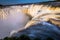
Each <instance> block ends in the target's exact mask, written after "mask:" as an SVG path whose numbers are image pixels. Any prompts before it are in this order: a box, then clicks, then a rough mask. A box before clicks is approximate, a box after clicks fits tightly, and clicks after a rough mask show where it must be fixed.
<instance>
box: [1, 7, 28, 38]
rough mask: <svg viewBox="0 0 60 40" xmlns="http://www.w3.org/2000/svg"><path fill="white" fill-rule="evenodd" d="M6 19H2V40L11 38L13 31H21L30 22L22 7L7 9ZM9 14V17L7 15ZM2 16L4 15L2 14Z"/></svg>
mask: <svg viewBox="0 0 60 40" xmlns="http://www.w3.org/2000/svg"><path fill="white" fill-rule="evenodd" d="M3 10H4V11H5V12H4V11H3V12H4V17H5V18H3V16H2V19H0V38H4V37H6V36H9V34H10V32H11V31H13V30H19V29H22V28H24V26H25V24H26V23H27V21H28V20H29V18H28V16H26V15H25V14H23V13H22V12H21V9H20V7H17V6H16V7H14V6H12V7H11V8H8V7H7V8H5V9H3ZM0 12H1V11H0ZM6 13H7V16H6V15H5V14H6ZM1 15H2V14H1Z"/></svg>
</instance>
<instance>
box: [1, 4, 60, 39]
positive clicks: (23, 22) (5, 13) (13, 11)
mask: <svg viewBox="0 0 60 40" xmlns="http://www.w3.org/2000/svg"><path fill="white" fill-rule="evenodd" d="M58 13H59V14H60V7H51V6H48V5H46V6H45V5H35V4H32V5H25V6H21V5H18V6H6V7H2V8H0V38H4V37H6V36H9V35H10V33H12V34H13V33H14V32H16V31H17V30H21V29H25V28H29V27H30V26H31V25H34V24H37V23H40V22H41V21H48V20H49V19H50V18H51V19H52V20H51V21H52V23H55V21H56V23H55V24H57V23H58V22H57V21H58V20H59V19H58V20H56V19H57V18H56V17H60V15H56V14H58ZM30 18H31V20H30ZM53 19H54V20H53ZM42 24H43V25H47V24H48V25H51V24H49V23H45V22H42ZM57 25H58V26H60V22H59V23H58V24H57Z"/></svg>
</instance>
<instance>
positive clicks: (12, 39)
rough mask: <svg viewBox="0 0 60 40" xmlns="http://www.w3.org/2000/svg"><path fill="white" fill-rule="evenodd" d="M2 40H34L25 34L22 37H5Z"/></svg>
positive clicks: (37, 39)
mask: <svg viewBox="0 0 60 40" xmlns="http://www.w3.org/2000/svg"><path fill="white" fill-rule="evenodd" d="M1 40H32V39H31V38H30V37H29V36H27V35H24V34H23V35H21V36H20V37H5V38H4V39H1ZM33 40H41V38H38V37H36V38H34V39H33ZM46 40H54V39H53V38H50V37H48V38H47V39H46Z"/></svg>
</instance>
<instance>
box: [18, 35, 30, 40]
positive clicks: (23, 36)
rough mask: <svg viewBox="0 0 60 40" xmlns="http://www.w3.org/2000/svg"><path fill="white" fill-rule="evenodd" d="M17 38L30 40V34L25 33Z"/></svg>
mask: <svg viewBox="0 0 60 40" xmlns="http://www.w3.org/2000/svg"><path fill="white" fill-rule="evenodd" d="M17 40H30V38H29V36H27V35H24V34H23V35H21V36H20V37H19V38H18V39H17Z"/></svg>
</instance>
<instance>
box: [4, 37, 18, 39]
mask: <svg viewBox="0 0 60 40" xmlns="http://www.w3.org/2000/svg"><path fill="white" fill-rule="evenodd" d="M4 40H17V37H5V38H4Z"/></svg>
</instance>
